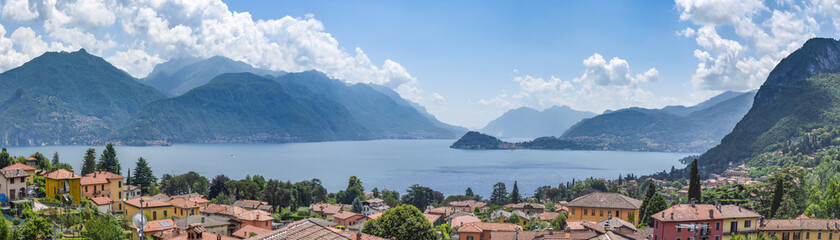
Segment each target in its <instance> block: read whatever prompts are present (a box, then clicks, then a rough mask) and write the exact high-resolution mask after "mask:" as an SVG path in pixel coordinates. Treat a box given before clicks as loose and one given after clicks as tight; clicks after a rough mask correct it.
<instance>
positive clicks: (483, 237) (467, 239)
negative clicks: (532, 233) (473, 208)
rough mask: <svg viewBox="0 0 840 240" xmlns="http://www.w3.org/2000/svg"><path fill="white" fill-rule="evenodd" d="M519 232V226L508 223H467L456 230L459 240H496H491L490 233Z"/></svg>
mask: <svg viewBox="0 0 840 240" xmlns="http://www.w3.org/2000/svg"><path fill="white" fill-rule="evenodd" d="M517 231H521V229H520V228H519V226H516V225H513V224H510V223H484V222H477V223H467V224H464V226H462V227H460V228H458V235H459V239H460V240H490V239H498V238H491V236H490V235H491V233H494V232H509V233H516V232H517Z"/></svg>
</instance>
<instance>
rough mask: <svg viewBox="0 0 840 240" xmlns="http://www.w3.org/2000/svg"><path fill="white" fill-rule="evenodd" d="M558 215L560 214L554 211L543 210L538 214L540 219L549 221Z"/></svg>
mask: <svg viewBox="0 0 840 240" xmlns="http://www.w3.org/2000/svg"><path fill="white" fill-rule="evenodd" d="M559 215H560V214H559V213H556V212H544V213H542V214H540V220H541V221H551V220H553V219H554V218H557V216H559Z"/></svg>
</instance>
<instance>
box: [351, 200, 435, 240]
mask: <svg viewBox="0 0 840 240" xmlns="http://www.w3.org/2000/svg"><path fill="white" fill-rule="evenodd" d="M362 232H363V233H367V234H371V235H374V236H378V237H382V238H388V239H391V238H394V239H400V240H427V239H437V238H436V234H435V230H434V228H433V227H432V224H431V223H429V220H427V219H426V217H425V216H423V213H422V212H420V210H418V209H417V208H416V207H414V206H412V205H402V206H398V207H394V208H390V209H388V210H386V211H385V213H383V214H382V216H380V217H379V218H377V219H374V220H370V221H367V222H366V223H365V225H364V227H363V228H362Z"/></svg>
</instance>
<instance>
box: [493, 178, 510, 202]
mask: <svg viewBox="0 0 840 240" xmlns="http://www.w3.org/2000/svg"><path fill="white" fill-rule="evenodd" d="M507 195H508V193H507V188H506V187H505V183H503V182H498V183H496V184H495V185H493V193H491V194H490V204H495V205H505V204H507Z"/></svg>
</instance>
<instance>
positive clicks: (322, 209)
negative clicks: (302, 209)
mask: <svg viewBox="0 0 840 240" xmlns="http://www.w3.org/2000/svg"><path fill="white" fill-rule="evenodd" d="M344 207H345V205H344V204H329V203H318V204H312V205H309V210H310V211H313V212H316V213H323V214H326V215H334V214H336V213H338V212H340V211H341V210H342V209H344Z"/></svg>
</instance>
